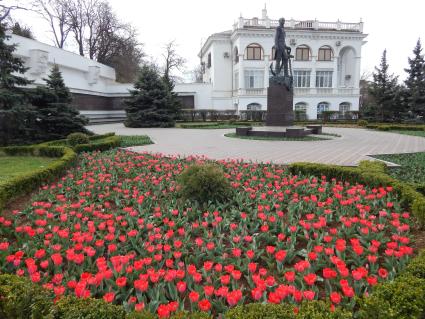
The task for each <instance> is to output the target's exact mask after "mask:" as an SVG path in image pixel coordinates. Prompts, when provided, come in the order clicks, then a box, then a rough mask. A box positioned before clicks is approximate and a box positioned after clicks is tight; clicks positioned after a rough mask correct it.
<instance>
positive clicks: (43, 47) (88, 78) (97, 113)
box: [7, 34, 133, 121]
mask: <svg viewBox="0 0 425 319" xmlns="http://www.w3.org/2000/svg"><path fill="white" fill-rule="evenodd" d="M8 35H9V36H10V38H9V39H8V40H7V42H8V43H10V44H15V45H16V50H15V52H14V55H15V56H18V57H20V58H21V59H22V60H23V61H24V63H25V66H26V67H27V68H28V71H27V72H26V73H25V77H26V78H28V79H29V80H32V81H33V84H32V85H31V86H37V85H45V84H46V82H45V81H44V79H45V78H47V76H48V75H49V73H50V70H51V69H52V67H53V65H54V64H56V65H58V67H59V69H60V71H61V72H62V76H63V79H64V82H65V84H66V86H68V87H69V89H70V91H71V92H72V94H73V104H74V105H75V106H76V107H77V108H78V109H79V110H80V112H81V113H82V114H83V115H85V116H87V117H89V118H90V120H92V121H95V120H96V119H101V120H102V121H106V120H119V119H123V118H124V117H125V112H124V110H123V105H122V100H123V98H125V97H127V96H129V89H132V87H133V84H132V83H118V82H116V81H115V70H114V69H113V68H111V67H109V66H106V65H104V64H101V63H99V62H96V61H93V60H90V59H87V58H85V57H82V56H80V55H78V54H75V53H72V52H69V51H66V50H62V49H59V48H57V47H54V46H51V45H48V44H45V43H42V42H39V41H36V40H32V39H28V38H24V37H21V36H18V35H14V34H8Z"/></svg>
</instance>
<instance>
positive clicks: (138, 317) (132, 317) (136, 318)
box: [125, 310, 157, 319]
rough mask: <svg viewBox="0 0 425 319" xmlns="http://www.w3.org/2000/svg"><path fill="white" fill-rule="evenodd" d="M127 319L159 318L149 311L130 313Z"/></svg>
mask: <svg viewBox="0 0 425 319" xmlns="http://www.w3.org/2000/svg"><path fill="white" fill-rule="evenodd" d="M125 319H157V316H156V315H154V314H153V313H151V312H149V311H148V310H143V311H140V312H136V311H133V312H130V313H128V314H127V315H126V317H125Z"/></svg>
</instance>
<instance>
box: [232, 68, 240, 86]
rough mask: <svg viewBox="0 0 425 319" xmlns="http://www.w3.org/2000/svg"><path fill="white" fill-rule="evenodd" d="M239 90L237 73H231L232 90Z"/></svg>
mask: <svg viewBox="0 0 425 319" xmlns="http://www.w3.org/2000/svg"><path fill="white" fill-rule="evenodd" d="M238 89H239V71H236V72H235V73H233V90H238Z"/></svg>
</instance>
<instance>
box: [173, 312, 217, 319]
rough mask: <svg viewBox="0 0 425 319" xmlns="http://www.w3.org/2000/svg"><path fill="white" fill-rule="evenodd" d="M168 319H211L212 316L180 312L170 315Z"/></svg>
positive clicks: (202, 313)
mask: <svg viewBox="0 0 425 319" xmlns="http://www.w3.org/2000/svg"><path fill="white" fill-rule="evenodd" d="M170 319H212V316H210V315H209V314H207V313H205V312H187V311H180V312H177V313H175V314H173V315H171V317H170Z"/></svg>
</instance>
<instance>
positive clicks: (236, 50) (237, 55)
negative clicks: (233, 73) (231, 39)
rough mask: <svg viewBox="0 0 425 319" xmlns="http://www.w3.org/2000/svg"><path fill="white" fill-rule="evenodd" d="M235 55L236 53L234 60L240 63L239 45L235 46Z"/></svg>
mask: <svg viewBox="0 0 425 319" xmlns="http://www.w3.org/2000/svg"><path fill="white" fill-rule="evenodd" d="M233 55H234V59H233V62H235V64H237V63H239V50H238V47H235V49H234V50H233Z"/></svg>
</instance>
